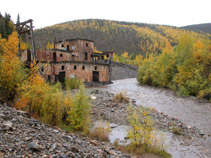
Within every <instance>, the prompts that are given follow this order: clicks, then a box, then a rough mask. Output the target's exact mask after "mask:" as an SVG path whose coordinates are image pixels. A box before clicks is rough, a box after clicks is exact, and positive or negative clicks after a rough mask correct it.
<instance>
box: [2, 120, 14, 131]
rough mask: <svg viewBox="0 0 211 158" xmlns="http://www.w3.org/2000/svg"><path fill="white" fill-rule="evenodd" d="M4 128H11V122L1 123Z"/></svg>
mask: <svg viewBox="0 0 211 158" xmlns="http://www.w3.org/2000/svg"><path fill="white" fill-rule="evenodd" d="M3 126H4V130H6V131H7V130H12V122H11V121H6V122H4V123H3Z"/></svg>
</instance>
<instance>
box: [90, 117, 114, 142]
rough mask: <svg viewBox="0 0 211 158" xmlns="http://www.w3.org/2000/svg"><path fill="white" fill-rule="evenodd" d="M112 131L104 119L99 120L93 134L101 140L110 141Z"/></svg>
mask: <svg viewBox="0 0 211 158" xmlns="http://www.w3.org/2000/svg"><path fill="white" fill-rule="evenodd" d="M110 131H111V129H110V126H109V123H108V122H107V123H106V125H104V124H103V122H102V121H99V122H98V123H97V126H96V127H95V129H94V130H93V131H92V134H91V136H92V137H93V138H96V139H98V140H101V141H108V135H109V133H110Z"/></svg>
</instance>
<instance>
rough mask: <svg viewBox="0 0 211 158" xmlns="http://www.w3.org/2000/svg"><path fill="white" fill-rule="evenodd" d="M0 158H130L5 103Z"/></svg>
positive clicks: (0, 107) (1, 109)
mask: <svg viewBox="0 0 211 158" xmlns="http://www.w3.org/2000/svg"><path fill="white" fill-rule="evenodd" d="M0 157H4V158H7V157H8V158H27V157H28V158H33V157H34V158H37V157H50V158H54V157H55V158H69V157H82V158H85V157H87V158H88V157H90V158H92V157H95V158H102V157H122V158H123V157H130V156H128V155H124V154H121V152H119V151H116V150H115V149H114V148H112V147H103V145H102V144H101V143H100V142H97V141H96V140H90V139H89V138H87V137H82V136H79V135H77V134H73V133H68V132H65V131H61V130H60V129H59V128H56V127H50V126H49V125H46V124H43V123H40V122H39V121H38V120H36V119H34V118H31V117H30V116H29V115H28V114H27V113H26V112H24V111H18V110H16V109H14V108H11V107H8V106H6V105H5V104H4V105H2V104H1V105H0Z"/></svg>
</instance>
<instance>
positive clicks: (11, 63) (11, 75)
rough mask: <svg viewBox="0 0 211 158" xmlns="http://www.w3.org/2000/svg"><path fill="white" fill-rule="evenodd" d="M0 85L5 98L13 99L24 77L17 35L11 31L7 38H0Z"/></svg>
mask: <svg viewBox="0 0 211 158" xmlns="http://www.w3.org/2000/svg"><path fill="white" fill-rule="evenodd" d="M0 50H1V53H0V54H1V56H0V60H1V62H0V87H1V89H2V92H3V94H2V95H3V96H4V98H5V99H9V100H13V99H14V96H15V94H16V92H17V88H18V85H19V84H21V82H22V80H23V78H24V77H25V70H24V69H23V67H22V62H21V61H20V60H19V58H18V56H17V53H18V36H17V32H13V33H12V34H11V35H10V36H9V38H8V40H7V41H6V40H4V39H0Z"/></svg>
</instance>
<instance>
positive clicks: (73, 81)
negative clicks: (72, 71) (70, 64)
mask: <svg viewBox="0 0 211 158" xmlns="http://www.w3.org/2000/svg"><path fill="white" fill-rule="evenodd" d="M81 84H82V83H81V82H80V81H79V80H78V79H77V78H65V88H66V90H71V89H78V88H79V87H80V85H81Z"/></svg>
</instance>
